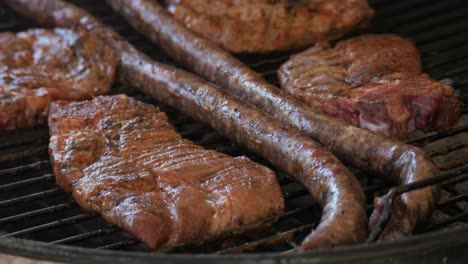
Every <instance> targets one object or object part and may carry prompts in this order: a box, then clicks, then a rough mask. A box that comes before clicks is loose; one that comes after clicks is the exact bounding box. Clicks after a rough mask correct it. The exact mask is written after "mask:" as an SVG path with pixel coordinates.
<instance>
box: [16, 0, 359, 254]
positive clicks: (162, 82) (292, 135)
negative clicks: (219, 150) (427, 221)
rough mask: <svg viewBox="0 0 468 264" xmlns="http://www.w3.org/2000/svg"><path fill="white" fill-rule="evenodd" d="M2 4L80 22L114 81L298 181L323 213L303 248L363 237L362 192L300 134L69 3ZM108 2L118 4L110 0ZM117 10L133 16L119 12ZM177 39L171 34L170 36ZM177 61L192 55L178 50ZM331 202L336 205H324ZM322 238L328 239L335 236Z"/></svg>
mask: <svg viewBox="0 0 468 264" xmlns="http://www.w3.org/2000/svg"><path fill="white" fill-rule="evenodd" d="M44 2H47V3H48V7H49V8H46V9H42V10H41V9H39V7H41V3H42V4H43V3H44ZM7 3H8V4H10V6H12V7H13V8H15V9H16V10H17V11H18V12H20V13H22V14H24V15H26V16H28V17H30V18H33V19H34V18H35V17H36V18H37V16H39V18H42V19H43V20H47V18H48V19H49V21H51V19H50V18H51V17H53V16H54V15H56V16H55V17H56V18H57V16H58V15H57V14H61V16H58V18H57V19H56V21H55V22H56V23H57V25H78V24H80V19H81V18H84V17H86V20H85V19H81V22H85V23H86V24H85V25H84V26H85V27H87V28H88V29H90V30H91V33H92V34H96V35H98V36H99V37H101V39H104V40H106V41H107V43H108V44H109V45H110V46H112V47H113V48H114V49H115V50H116V51H117V52H118V53H120V59H121V65H120V75H121V76H120V77H121V78H122V79H123V80H124V82H126V83H128V84H130V85H135V86H137V87H138V88H139V89H140V90H142V91H144V92H145V93H147V94H150V95H151V96H153V97H154V98H155V99H157V100H158V101H162V102H165V103H166V104H169V105H171V106H173V107H175V108H177V109H179V110H180V111H182V112H184V113H185V114H187V115H189V116H191V117H193V118H195V119H198V120H201V121H203V122H205V123H209V124H210V125H211V126H213V127H214V128H215V129H216V130H218V131H219V132H221V134H223V135H225V136H226V137H228V138H230V139H231V140H233V141H235V142H237V143H239V144H242V145H244V146H247V147H248V148H249V149H252V150H254V151H256V152H257V153H259V154H261V155H262V156H264V157H265V158H266V159H267V160H269V161H270V162H272V163H273V164H276V166H277V167H279V168H282V169H283V170H285V171H286V172H288V173H289V174H291V175H294V176H295V177H296V179H297V180H299V181H301V182H303V183H304V184H305V185H306V186H307V187H308V189H309V191H310V192H311V194H312V195H313V197H314V198H315V199H316V200H317V201H319V203H320V204H321V206H322V207H323V208H324V212H323V216H322V222H321V224H320V225H319V226H318V227H317V229H316V230H315V231H314V232H313V233H312V234H311V235H310V236H309V244H308V245H309V246H310V245H311V246H314V247H329V246H334V245H339V244H350V243H356V242H361V241H363V240H364V239H365V236H366V234H367V226H366V222H367V219H366V215H365V208H364V194H363V192H362V189H361V187H360V185H359V183H358V182H357V180H356V179H355V178H354V177H353V175H352V174H351V173H350V172H349V171H348V170H347V169H346V168H345V167H344V166H343V165H342V164H341V162H339V161H338V160H337V159H336V158H335V157H334V156H333V155H331V153H329V152H328V151H326V150H324V149H322V148H321V146H320V145H319V144H318V143H316V142H314V141H312V140H310V139H307V138H305V137H302V136H300V135H299V134H298V133H297V132H296V131H294V130H291V129H290V128H289V127H287V126H285V125H283V124H280V123H278V122H277V121H275V120H274V119H272V118H270V117H268V116H267V115H265V114H264V113H263V112H260V111H258V110H257V109H255V108H253V107H252V106H250V105H248V104H246V103H245V102H243V101H240V100H238V99H237V98H235V97H233V96H232V95H230V94H228V93H226V92H224V91H222V90H220V89H219V88H217V87H216V86H213V85H211V84H209V83H207V82H206V81H204V80H202V79H200V78H198V77H196V76H193V75H192V74H189V73H187V72H184V71H181V70H178V69H175V68H173V67H170V66H167V65H164V64H161V63H157V62H154V61H151V60H149V59H148V58H147V56H145V55H143V54H141V53H139V52H137V51H136V49H135V48H134V47H133V46H131V45H130V44H129V43H127V42H126V41H123V40H122V39H121V38H120V36H118V35H117V34H116V33H115V32H113V31H111V30H109V29H107V28H105V27H104V26H103V25H102V24H100V23H99V22H98V21H96V20H95V19H94V18H92V17H91V16H90V15H89V14H87V13H86V12H85V11H83V10H81V9H78V8H76V7H74V6H72V5H66V7H67V8H66V9H62V8H63V7H64V5H65V3H63V2H61V1H58V0H55V1H54V0H49V1H45V0H43V1H41V0H37V1H25V0H7ZM133 3H135V4H136V6H138V5H139V4H140V2H139V1H128V2H127V4H133ZM112 4H116V5H121V4H124V3H123V2H120V1H112ZM60 9H62V10H60ZM122 11H123V12H127V11H128V12H131V11H132V10H131V9H129V8H123V10H122ZM140 11H141V12H143V13H145V16H147V17H148V19H157V17H155V15H154V14H153V13H152V12H151V9H149V11H150V12H146V11H145V9H144V8H143V9H141V10H140ZM64 14H65V15H64ZM44 17H46V19H44ZM36 21H37V20H36ZM38 22H41V21H40V20H39V21H38ZM167 29H171V28H170V27H169V28H167ZM177 36H178V35H173V37H174V38H177ZM176 42H177V41H176ZM181 44H182V43H181ZM201 44H203V43H201ZM179 55H180V56H188V58H191V57H192V56H191V55H190V54H187V53H185V52H181V53H179ZM195 64H196V65H198V64H197V63H195ZM225 66H226V65H225ZM226 69H227V68H226V67H223V65H216V70H217V71H218V70H219V71H220V72H223V74H225V73H226ZM234 109H237V110H236V111H234ZM332 201H333V202H336V201H338V202H337V203H336V204H330V205H328V206H327V203H328V202H332ZM343 209H346V212H347V217H342V216H341V215H339V213H337V212H341V210H343ZM335 211H336V212H335ZM329 234H334V237H330V236H329Z"/></svg>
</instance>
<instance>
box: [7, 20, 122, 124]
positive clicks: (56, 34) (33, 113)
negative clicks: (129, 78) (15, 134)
mask: <svg viewBox="0 0 468 264" xmlns="http://www.w3.org/2000/svg"><path fill="white" fill-rule="evenodd" d="M0 43H1V45H0V129H15V128H30V127H34V126H37V125H42V124H45V123H46V120H47V113H48V111H49V102H51V101H54V100H82V99H87V98H91V97H93V96H95V95H99V94H105V93H107V92H108V91H109V89H110V86H111V84H112V82H113V80H114V75H115V69H116V65H117V58H116V56H115V55H114V52H113V51H112V50H110V49H108V48H106V46H105V45H104V44H103V43H102V42H101V41H100V40H99V39H97V38H95V37H93V36H90V35H89V34H87V32H86V31H84V30H80V31H72V30H70V29H54V30H47V29H34V30H28V31H25V32H20V33H17V34H14V33H1V34H0Z"/></svg>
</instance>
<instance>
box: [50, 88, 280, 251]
mask: <svg viewBox="0 0 468 264" xmlns="http://www.w3.org/2000/svg"><path fill="white" fill-rule="evenodd" d="M49 127H50V131H51V139H50V145H49V152H50V155H51V159H52V165H53V168H54V173H55V176H56V178H57V183H58V184H59V186H60V187H61V188H63V189H65V190H68V191H71V192H72V194H73V197H74V198H75V200H76V201H77V203H78V204H79V205H80V206H81V207H83V208H84V209H86V210H90V211H96V212H98V213H100V214H101V215H102V216H103V217H104V218H105V219H106V220H107V221H109V222H111V223H114V224H116V225H118V226H119V227H121V228H123V229H125V230H127V231H129V232H130V233H132V234H133V235H134V236H136V237H137V238H139V239H141V240H142V241H143V242H144V243H145V244H146V245H147V246H148V247H149V248H150V249H152V250H154V249H156V248H157V247H159V246H161V245H175V244H178V243H181V242H185V241H189V240H193V239H196V238H199V237H202V236H206V235H208V234H213V233H217V232H220V231H222V230H225V229H227V228H231V227H235V226H238V225H241V224H244V223H248V222H252V221H255V220H258V219H261V218H264V217H266V216H269V215H271V214H273V213H279V212H280V211H281V210H282V209H283V207H284V201H283V197H282V194H281V191H280V187H279V185H278V182H277V181H276V177H275V174H274V173H273V172H272V171H271V170H270V169H268V168H266V167H263V166H261V165H259V164H257V163H254V162H252V161H250V160H249V159H247V158H245V157H237V158H232V157H230V156H228V155H226V154H222V153H219V152H216V151H211V150H205V149H203V148H202V147H200V146H197V145H195V144H193V143H192V142H190V141H188V140H185V139H182V138H181V137H180V135H179V134H177V133H176V131H175V130H174V128H173V127H172V126H171V125H170V124H169V123H168V122H167V116H166V115H165V114H164V113H163V112H160V111H159V110H158V109H156V108H155V107H153V106H151V105H147V104H144V103H141V102H138V101H136V100H134V99H131V98H128V97H126V96H124V95H117V96H100V97H96V98H94V99H93V100H91V101H83V102H73V103H71V102H64V101H58V102H54V103H52V106H51V113H50V116H49Z"/></svg>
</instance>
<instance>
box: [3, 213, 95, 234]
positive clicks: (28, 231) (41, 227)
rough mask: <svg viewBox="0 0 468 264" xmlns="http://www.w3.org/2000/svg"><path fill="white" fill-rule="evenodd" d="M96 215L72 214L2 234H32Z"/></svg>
mask: <svg viewBox="0 0 468 264" xmlns="http://www.w3.org/2000/svg"><path fill="white" fill-rule="evenodd" d="M96 216H97V215H96V214H94V213H83V214H79V215H75V216H72V217H67V218H64V219H60V220H57V221H54V222H50V223H47V224H42V225H38V226H35V227H31V228H27V229H24V230H20V231H16V232H13V233H9V234H6V235H3V236H4V237H21V236H24V235H29V234H32V233H37V232H41V231H44V230H47V229H51V228H56V227H59V226H63V225H69V224H76V223H78V222H80V221H84V220H87V219H90V218H93V217H96Z"/></svg>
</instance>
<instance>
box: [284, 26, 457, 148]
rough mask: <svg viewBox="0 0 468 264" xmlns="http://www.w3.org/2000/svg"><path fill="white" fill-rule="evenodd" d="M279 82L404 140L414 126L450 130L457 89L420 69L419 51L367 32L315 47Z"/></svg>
mask: <svg viewBox="0 0 468 264" xmlns="http://www.w3.org/2000/svg"><path fill="white" fill-rule="evenodd" d="M278 76H279V79H280V83H281V86H282V87H283V88H284V89H285V90H286V91H288V92H289V93H291V94H292V95H294V96H295V97H297V98H299V99H300V100H302V101H304V102H306V103H307V104H309V105H310V106H311V107H312V108H313V109H319V110H320V111H322V112H324V113H327V114H329V115H331V116H334V117H339V118H342V119H344V120H346V121H348V122H349V123H351V124H352V125H354V126H358V127H362V128H365V129H368V130H371V131H374V132H377V133H380V134H383V135H386V136H390V137H396V138H400V139H403V138H405V137H406V136H407V135H408V134H409V133H411V132H413V131H415V130H430V129H435V130H438V131H444V130H448V129H450V128H452V127H453V126H454V125H455V124H456V123H457V121H458V117H459V115H460V108H461V107H460V102H459V101H458V100H457V99H456V98H454V97H453V96H452V95H453V88H452V87H450V86H448V85H446V84H443V83H440V82H437V81H434V80H432V79H431V78H430V77H429V76H428V75H427V74H424V73H422V69H421V59H420V56H419V52H418V50H417V49H416V47H415V46H414V45H413V43H412V42H411V41H410V40H407V39H404V38H400V37H398V36H395V35H363V36H359V37H356V38H353V39H349V40H345V41H341V42H339V43H338V44H337V45H336V47H335V48H331V47H330V46H328V45H327V44H325V45H318V46H315V47H312V48H310V49H308V50H306V51H304V52H301V53H298V54H296V55H294V56H292V57H291V59H290V60H289V61H287V62H286V63H285V64H284V65H282V66H281V68H280V69H279V71H278Z"/></svg>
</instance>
